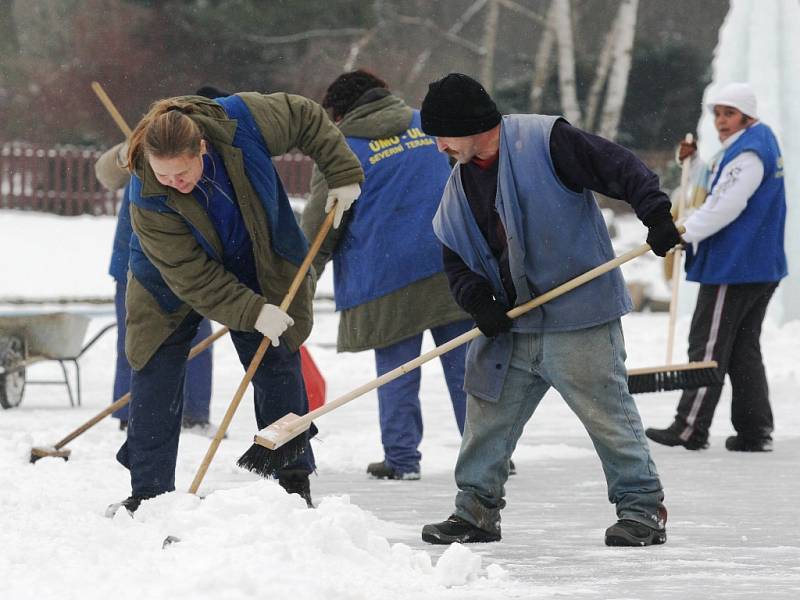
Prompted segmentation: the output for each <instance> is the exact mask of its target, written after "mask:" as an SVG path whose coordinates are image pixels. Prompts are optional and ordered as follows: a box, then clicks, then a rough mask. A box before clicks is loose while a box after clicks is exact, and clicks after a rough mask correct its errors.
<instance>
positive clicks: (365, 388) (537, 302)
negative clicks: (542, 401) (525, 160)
mask: <svg viewBox="0 0 800 600" xmlns="http://www.w3.org/2000/svg"><path fill="white" fill-rule="evenodd" d="M678 231H679V232H681V233H683V231H684V228H683V227H678ZM649 250H650V246H649V245H648V244H642V245H641V246H639V247H638V248H634V249H633V250H630V251H629V252H626V253H625V254H622V255H620V256H618V257H617V258H614V259H612V260H610V261H608V262H605V263H603V264H602V265H599V266H597V267H595V268H594V269H591V270H590V271H587V272H586V273H583V274H582V275H579V276H578V277H575V278H574V279H570V280H569V281H567V282H566V283H562V284H561V285H559V286H558V287H555V288H553V289H552V290H550V291H548V292H545V293H544V294H542V295H541V296H537V297H536V298H534V299H533V300H530V301H528V302H526V303H525V304H520V305H519V306H515V307H514V308H512V309H511V310H509V311H508V312H507V313H506V315H508V317H509V318H511V319H515V318H516V317H519V316H520V315H523V314H525V313H526V312H529V311H530V310H533V309H534V308H536V307H537V306H541V305H542V304H544V303H545V302H549V301H550V300H552V299H553V298H557V297H558V296H561V295H562V294H566V293H567V292H569V291H570V290H573V289H575V288H576V287H578V286H580V285H583V284H584V283H586V282H588V281H591V280H592V279H596V278H597V277H599V276H600V275H604V274H605V273H608V272H609V271H612V270H613V269H616V268H617V267H619V266H620V265H623V264H625V263H626V262H628V261H631V260H633V259H634V258H637V257H639V256H641V255H642V254H645V253H646V252H647V251H649ZM480 335H481V331H480V329H478V328H477V327H475V328H473V329H470V330H469V331H467V332H465V333H462V334H461V335H460V336H458V337H456V338H453V339H452V340H450V341H449V342H446V343H444V344H442V345H441V346H437V347H436V348H434V349H433V350H430V351H428V352H426V353H425V354H422V355H420V356H418V357H417V358H415V359H413V360H410V361H408V362H407V363H405V364H402V365H400V366H399V367H397V368H395V369H393V370H391V371H389V372H388V373H385V374H383V375H382V376H381V377H378V378H377V379H373V380H372V381H370V382H368V383H365V384H364V385H362V386H361V387H358V388H356V389H354V390H353V391H351V392H349V393H347V394H345V395H344V396H340V397H338V398H336V399H335V400H332V401H331V402H327V403H325V404H323V405H322V406H320V407H319V408H317V409H315V410H312V411H311V412H309V413H307V414H305V415H302V416H300V417H297V418H296V419H295V418H293V419H292V421H291V423H290V424H288V425H287V426H286V430H287V431H288V432H290V433H295V432H298V431H304V430H305V429H308V427H309V426H310V425H311V421H313V420H314V419H316V418H317V417H321V416H322V415H324V414H326V413H329V412H330V411H332V410H334V409H336V408H339V407H340V406H342V405H343V404H347V403H348V402H350V401H351V400H354V399H355V398H358V397H359V396H362V395H364V394H366V393H367V392H370V391H372V390H374V389H375V388H378V387H380V386H382V385H384V384H386V383H389V382H390V381H393V380H394V379H397V378H398V377H402V376H403V375H405V374H406V373H408V372H409V371H413V370H414V369H416V368H417V367H420V366H422V365H423V364H425V363H426V362H428V361H430V360H433V359H434V358H436V357H437V356H441V355H442V354H445V353H446V352H450V350H452V349H453V348H457V347H458V346H461V345H462V344H466V343H467V342H469V341H471V340H474V339H475V338H477V337H478V336H480Z"/></svg>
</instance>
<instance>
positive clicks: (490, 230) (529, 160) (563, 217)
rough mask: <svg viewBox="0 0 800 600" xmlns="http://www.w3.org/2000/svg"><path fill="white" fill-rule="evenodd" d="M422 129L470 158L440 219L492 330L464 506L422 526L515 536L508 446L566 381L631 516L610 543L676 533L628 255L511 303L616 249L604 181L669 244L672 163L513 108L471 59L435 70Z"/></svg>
mask: <svg viewBox="0 0 800 600" xmlns="http://www.w3.org/2000/svg"><path fill="white" fill-rule="evenodd" d="M422 128H423V130H424V131H425V132H426V133H428V134H430V135H434V136H436V139H437V145H438V147H439V150H441V151H443V152H446V153H447V154H449V155H450V156H452V157H454V158H455V159H456V160H457V161H458V163H459V164H458V166H457V167H456V168H455V169H454V171H453V173H452V175H451V177H450V179H449V181H448V183H447V186H446V187H445V190H444V194H443V197H442V201H441V204H440V206H439V210H438V211H437V214H436V217H435V218H434V231H435V232H436V235H437V236H438V237H439V239H440V240H441V242H442V244H443V245H444V249H443V252H444V262H445V271H446V273H447V276H448V278H449V281H450V288H451V291H452V293H453V295H454V297H455V299H456V302H457V303H458V304H459V305H461V306H462V307H463V308H464V309H465V310H466V311H467V312H469V313H471V314H472V315H473V317H474V318H475V321H476V323H477V325H478V327H479V328H480V330H481V332H482V333H483V334H484V336H482V337H479V338H477V339H475V340H474V341H472V342H471V343H470V346H469V349H468V350H467V370H466V375H465V380H464V387H465V389H466V391H467V422H466V425H465V428H464V437H463V441H462V444H461V451H460V453H459V457H458V463H457V464H456V471H455V477H456V484H457V485H458V488H459V492H458V494H457V496H456V501H455V504H456V508H455V511H454V513H453V514H452V515H451V516H450V518H448V519H447V520H445V521H443V522H441V523H435V524H429V525H425V527H424V528H423V530H422V539H423V540H425V541H426V542H430V543H432V544H450V543H453V542H460V543H465V542H491V541H496V540H499V539H500V510H501V509H502V508H503V507H504V506H505V500H504V499H503V496H504V495H505V489H504V484H505V482H506V480H507V478H508V459H509V457H510V456H511V453H512V452H513V450H514V447H515V445H516V443H517V440H518V439H519V437H520V435H521V434H522V430H523V427H524V426H525V423H526V422H527V421H528V419H530V417H531V416H532V415H533V412H534V410H535V409H536V407H537V406H538V404H539V402H540V400H541V399H542V397H543V396H544V394H545V392H547V390H548V389H549V388H550V387H553V388H555V389H556V390H557V391H558V392H559V393H560V394H561V395H562V396H563V398H564V400H565V401H566V402H567V404H568V405H569V407H570V408H571V409H572V410H573V411H574V412H575V413H576V415H577V416H578V418H580V420H581V422H582V423H583V425H584V426H585V427H586V430H587V432H588V433H589V436H590V437H591V439H592V442H593V444H594V447H595V449H596V450H597V454H598V457H599V458H600V460H601V462H602V465H603V470H604V471H605V475H606V481H607V484H608V497H609V500H610V501H611V502H612V503H614V504H615V505H616V513H617V518H618V520H617V522H616V523H615V524H614V525H612V526H611V527H609V528H608V529H607V530H606V534H605V543H606V544H607V545H610V546H647V545H650V544H663V543H664V542H665V541H666V529H665V525H666V519H667V511H666V508H665V507H664V505H663V499H664V493H663V490H662V486H661V481H660V480H659V477H658V473H657V472H656V467H655V465H654V464H653V460H652V459H651V457H650V451H649V448H648V446H647V440H646V439H645V436H644V428H643V427H642V423H641V419H640V417H639V413H638V410H637V408H636V404H635V403H634V401H633V398H632V397H631V395H630V393H629V392H628V385H627V375H626V371H625V345H624V340H623V337H622V327H621V324H620V317H621V316H622V315H624V314H625V313H627V312H628V311H630V310H631V301H630V298H629V297H628V294H627V290H626V288H625V282H624V280H623V278H622V274H621V272H620V271H619V269H616V270H614V271H611V272H609V273H607V274H605V275H603V276H601V277H598V278H597V279H594V280H592V281H591V282H589V283H587V284H585V285H583V286H581V287H578V288H576V289H575V290H573V291H571V292H569V293H567V294H565V295H562V296H560V297H558V298H556V299H554V300H552V301H551V302H548V303H547V304H544V305H543V306H542V307H540V308H538V309H536V310H534V311H532V312H529V313H527V314H525V315H523V316H521V317H519V318H517V319H515V320H514V321H511V320H510V319H509V318H508V316H507V315H506V311H507V310H508V309H509V308H511V307H512V306H515V305H517V304H522V303H524V302H527V301H528V300H530V299H531V298H533V297H534V296H537V295H540V294H542V293H543V292H546V291H547V290H549V289H552V288H554V287H556V286H557V285H559V284H561V283H564V282H565V281H567V280H569V279H572V278H574V277H576V276H577V275H579V274H581V273H584V272H586V271H588V270H590V269H592V268H594V267H596V266H598V265H600V264H601V263H604V262H607V261H608V260H611V259H612V258H613V250H612V247H611V241H610V239H609V236H608V231H607V229H606V226H605V223H604V221H603V218H602V216H601V214H600V210H599V208H598V206H597V203H596V201H595V198H594V196H593V194H592V191H591V190H595V191H598V192H601V193H603V194H606V195H608V196H611V197H614V198H619V199H625V200H626V201H627V202H629V203H630V205H631V206H632V207H633V209H634V210H635V211H636V214H637V216H638V217H639V218H640V219H641V220H642V222H643V223H644V224H645V225H646V226H647V227H648V229H649V232H648V236H647V242H648V243H649V244H650V246H651V247H652V249H653V251H654V252H655V253H656V254H658V255H659V256H664V255H665V254H666V253H667V252H668V251H669V250H670V249H671V248H673V247H674V246H675V245H677V244H678V243H680V241H681V240H680V236H679V234H678V231H677V229H676V228H675V225H674V224H673V222H672V218H671V215H670V202H669V198H668V197H667V196H666V194H664V193H663V192H662V191H661V190H660V189H659V186H658V177H657V176H656V175H655V174H654V173H653V172H652V171H650V170H649V169H648V168H647V167H646V166H645V165H644V164H643V163H642V162H641V161H639V160H638V159H637V158H636V157H635V156H634V155H633V154H632V153H631V152H629V151H628V150H626V149H625V148H622V147H621V146H618V145H616V144H613V143H611V142H609V141H607V140H605V139H603V138H600V137H597V136H594V135H590V134H588V133H586V132H583V131H581V130H579V129H576V128H574V127H572V126H571V125H569V123H567V122H566V121H565V120H564V119H562V118H560V117H550V116H543V115H507V116H505V117H502V116H501V115H500V113H499V112H498V111H497V108H496V106H495V104H494V102H493V101H492V99H491V97H490V96H489V95H488V94H487V92H486V91H485V90H484V89H483V87H482V86H481V85H480V84H479V83H478V82H477V81H475V80H474V79H471V78H470V77H467V76H466V75H462V74H459V73H451V74H450V75H448V76H447V77H444V78H443V79H441V80H439V81H436V82H434V83H432V84H431V85H430V88H429V90H428V93H427V95H426V97H425V100H424V101H423V103H422Z"/></svg>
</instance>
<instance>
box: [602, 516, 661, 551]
mask: <svg viewBox="0 0 800 600" xmlns="http://www.w3.org/2000/svg"><path fill="white" fill-rule="evenodd" d="M666 541H667V530H666V529H665V528H661V529H653V528H652V527H648V526H647V525H644V524H642V523H639V522H638V521H631V520H628V519H620V520H619V521H617V522H616V523H614V524H613V525H612V526H611V527H609V528H608V529H606V546H652V545H654V544H663V543H664V542H666Z"/></svg>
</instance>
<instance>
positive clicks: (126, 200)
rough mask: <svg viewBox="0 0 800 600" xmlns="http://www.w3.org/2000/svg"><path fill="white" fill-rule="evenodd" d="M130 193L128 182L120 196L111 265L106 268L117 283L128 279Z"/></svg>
mask: <svg viewBox="0 0 800 600" xmlns="http://www.w3.org/2000/svg"><path fill="white" fill-rule="evenodd" d="M130 193H131V184H130V182H129V183H128V184H127V185H126V186H125V190H124V191H123V194H122V204H120V207H119V214H118V215H117V228H116V231H115V232H114V246H113V248H112V250H111V264H110V265H109V267H108V273H109V275H111V276H112V277H113V278H114V279H116V280H117V281H125V280H126V279H127V278H128V260H129V258H130V253H131V235H133V226H132V225H131V211H130Z"/></svg>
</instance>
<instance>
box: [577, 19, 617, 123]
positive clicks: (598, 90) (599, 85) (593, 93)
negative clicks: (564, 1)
mask: <svg viewBox="0 0 800 600" xmlns="http://www.w3.org/2000/svg"><path fill="white" fill-rule="evenodd" d="M619 17H620V13H619V10H618V11H617V16H616V17H615V18H614V22H613V23H612V24H611V28H610V29H609V30H608V33H606V37H605V40H603V47H602V49H601V50H600V57H599V58H598V59H597V67H596V68H595V70H594V80H593V81H592V87H591V89H590V90H589V97H588V99H587V100H586V115H585V117H584V127H585V128H586V129H587V130H589V131H594V124H595V121H596V120H597V109H598V107H599V106H600V98H601V96H602V93H603V89H604V88H605V85H606V81H607V80H608V73H609V71H610V70H611V58H612V56H613V52H614V45H615V42H616V40H617V37H618V35H619V34H618V30H619Z"/></svg>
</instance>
